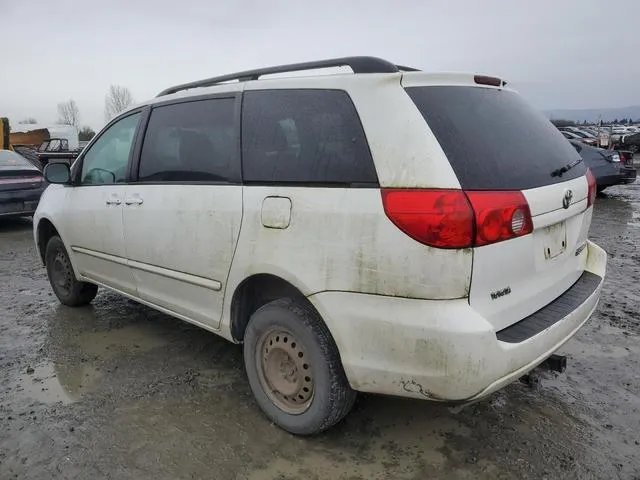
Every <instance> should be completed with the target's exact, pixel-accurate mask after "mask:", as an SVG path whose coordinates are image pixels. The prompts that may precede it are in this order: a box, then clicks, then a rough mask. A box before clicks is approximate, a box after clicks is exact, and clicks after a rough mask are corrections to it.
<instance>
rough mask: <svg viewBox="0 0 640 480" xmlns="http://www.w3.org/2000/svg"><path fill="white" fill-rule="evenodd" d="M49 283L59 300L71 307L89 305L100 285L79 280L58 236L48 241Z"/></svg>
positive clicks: (46, 260) (45, 257)
mask: <svg viewBox="0 0 640 480" xmlns="http://www.w3.org/2000/svg"><path fill="white" fill-rule="evenodd" d="M44 260H45V265H46V267H47V276H48V277H49V283H50V284H51V288H52V289H53V293H55V294H56V297H58V300H60V302H61V303H62V304H64V305H67V306H69V307H79V306H82V305H87V304H89V303H91V301H92V300H93V299H94V298H95V297H96V294H97V293H98V286H97V285H94V284H93V283H86V282H79V281H78V280H77V279H76V276H75V274H74V273H73V267H72V266H71V261H70V260H69V254H68V253H67V249H66V248H64V243H62V240H61V239H60V237H58V236H54V237H51V238H50V239H49V241H48V242H47V247H46V251H45V254H44Z"/></svg>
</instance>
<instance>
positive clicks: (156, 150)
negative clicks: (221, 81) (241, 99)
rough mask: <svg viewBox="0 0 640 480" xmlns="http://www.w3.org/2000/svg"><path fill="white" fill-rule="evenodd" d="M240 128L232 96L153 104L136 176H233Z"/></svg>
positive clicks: (207, 179) (141, 179) (174, 179)
mask: <svg viewBox="0 0 640 480" xmlns="http://www.w3.org/2000/svg"><path fill="white" fill-rule="evenodd" d="M238 133H239V132H238V131H237V128H236V121H235V99H234V98H214V99H207V100H197V101H191V102H184V103H176V104H171V105H164V106H160V107H156V108H154V109H153V110H152V112H151V117H150V118H149V125H148V126H147V133H146V134H145V138H144V143H143V145H142V153H141V155H140V167H139V170H138V181H139V182H174V183H175V182H178V183H179V182H216V183H217V182H222V183H227V182H237V181H239V180H240V160H239V144H238Z"/></svg>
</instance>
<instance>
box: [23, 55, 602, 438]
mask: <svg viewBox="0 0 640 480" xmlns="http://www.w3.org/2000/svg"><path fill="white" fill-rule="evenodd" d="M344 66H349V67H351V69H352V70H353V73H349V74H345V73H342V74H336V75H319V76H305V77H301V76H290V77H289V78H270V79H268V80H261V79H260V77H261V76H264V75H270V74H275V73H278V74H283V73H287V72H298V71H302V70H313V69H319V68H330V67H344ZM505 85H506V82H504V81H503V80H501V79H499V78H496V77H488V76H484V75H473V74H430V73H425V72H419V71H415V69H410V68H408V67H399V66H396V65H395V64H393V63H390V62H388V61H385V60H382V59H378V58H371V57H350V58H341V59H333V60H325V61H319V62H309V63H304V64H296V65H285V66H279V67H273V68H265V69H259V70H253V71H248V72H240V73H236V74H230V75H225V76H222V77H215V78H210V79H207V80H203V81H198V82H191V83H188V84H184V85H178V86H175V87H171V88H168V89H166V90H165V91H163V92H161V93H160V94H159V95H158V96H157V97H156V98H154V99H152V100H150V101H147V102H145V103H143V104H141V105H139V106H136V107H133V108H131V109H129V110H127V111H125V112H122V113H121V114H119V115H118V116H117V117H116V118H115V119H113V120H112V121H111V122H110V123H109V124H108V125H106V126H105V128H104V129H103V130H102V131H101V132H100V133H98V134H97V136H96V138H95V139H94V140H92V142H91V144H90V145H88V146H87V147H86V148H85V149H84V150H83V151H82V153H81V155H80V156H79V157H78V159H77V160H76V161H75V162H74V163H73V165H72V166H71V167H70V166H69V165H68V164H66V163H50V164H49V165H47V166H46V167H45V174H46V176H47V178H48V179H49V180H50V181H51V182H52V183H56V185H52V186H51V187H49V188H47V190H46V192H45V194H44V196H43V199H42V201H41V203H40V206H39V207H38V212H37V214H36V216H35V218H34V222H33V223H34V239H35V243H36V246H37V249H38V251H39V254H40V258H41V260H42V261H43V263H44V264H45V265H46V269H47V273H48V276H49V279H50V283H51V287H52V289H53V291H54V292H55V294H56V296H57V297H58V299H59V300H60V301H61V302H62V303H63V304H66V305H70V306H80V305H86V304H88V303H89V302H91V301H92V300H93V298H94V297H95V296H96V293H97V290H98V288H99V286H101V287H106V288H108V289H110V290H114V291H116V292H118V293H119V294H121V295H124V296H127V297H129V298H133V299H135V300H136V301H139V302H142V303H144V304H146V305H148V306H150V307H152V308H155V309H157V310H160V311H162V312H165V313H167V314H171V315H173V316H175V317H177V318H180V319H182V320H185V321H188V322H192V323H194V324H196V325H198V326H200V327H202V328H205V329H207V330H209V331H211V332H214V333H216V334H218V335H221V336H223V337H225V338H227V339H228V340H230V341H233V342H238V343H242V345H243V351H244V366H245V369H246V373H247V377H248V380H249V385H250V387H251V389H252V391H253V394H254V396H255V398H256V402H257V404H258V405H259V406H260V407H261V408H262V410H263V411H264V413H265V415H266V416H267V417H268V418H269V419H271V420H272V421H273V422H274V423H276V424H277V425H279V426H280V427H282V428H284V429H285V430H287V431H289V432H291V433H295V434H302V435H308V434H313V433H317V432H320V431H322V430H325V429H327V428H329V427H331V426H332V425H334V424H335V423H337V422H338V421H339V420H340V419H341V418H342V417H344V416H345V415H346V414H347V413H348V412H349V410H350V409H351V407H352V405H353V402H354V400H355V392H356V391H363V392H372V393H379V394H388V395H396V396H404V397H412V398H418V399H428V400H434V401H458V402H460V401H475V400H477V399H480V398H483V397H486V396H487V395H490V394H491V393H492V392H494V391H496V390H498V389H500V388H502V387H504V386H506V385H507V384H509V383H511V382H514V381H516V380H517V379H518V378H520V377H522V376H523V375H524V374H525V373H527V372H529V371H530V370H532V369H534V368H535V367H537V366H538V365H540V364H541V363H543V362H545V361H546V359H548V358H549V357H550V356H551V355H552V354H553V352H554V351H555V350H557V349H558V348H560V347H561V346H562V345H563V344H564V343H565V342H566V341H568V340H569V339H570V338H571V337H572V336H573V335H574V334H575V333H576V332H577V331H578V330H579V329H580V328H581V327H582V326H583V325H584V323H585V322H586V321H587V320H588V319H589V317H590V316H591V314H592V312H593V311H594V309H595V308H596V305H597V303H598V300H599V298H600V291H601V288H602V284H603V280H604V276H605V270H606V258H607V254H606V252H605V251H604V250H603V249H601V248H600V247H598V246H597V245H595V244H594V243H592V242H590V241H589V240H588V233H589V226H590V224H591V218H592V212H593V203H594V200H595V196H596V182H595V179H594V177H593V175H592V174H591V173H590V171H589V170H588V169H587V168H586V166H585V165H584V163H583V162H582V161H581V159H580V156H579V155H578V153H576V151H575V150H574V149H573V148H572V147H571V145H569V144H568V143H567V142H566V141H565V139H564V138H563V137H562V135H560V133H559V132H558V130H557V129H556V128H555V127H553V125H552V124H551V123H550V122H549V121H548V120H547V119H546V118H545V117H544V116H543V115H542V114H541V113H539V112H538V111H537V110H535V109H534V108H532V107H531V106H529V105H528V104H527V103H526V102H525V101H524V100H523V98H522V97H521V96H520V95H518V94H517V93H516V92H515V91H513V90H511V89H510V88H507V87H506V86H505Z"/></svg>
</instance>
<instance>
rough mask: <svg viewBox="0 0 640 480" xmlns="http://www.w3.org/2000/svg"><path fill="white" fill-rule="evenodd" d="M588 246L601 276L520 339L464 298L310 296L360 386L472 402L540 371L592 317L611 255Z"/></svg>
mask: <svg viewBox="0 0 640 480" xmlns="http://www.w3.org/2000/svg"><path fill="white" fill-rule="evenodd" d="M587 248H588V258H587V268H586V270H587V271H588V272H590V273H591V274H593V275H596V276H597V277H598V278H599V280H597V281H596V283H595V284H594V285H593V286H592V287H593V288H592V291H591V293H590V294H589V293H588V292H587V294H586V295H584V301H582V302H580V303H579V304H577V305H575V308H572V309H571V310H570V311H569V312H568V313H566V312H562V315H563V316H562V317H561V318H560V319H558V320H557V321H555V322H553V323H552V324H551V325H550V326H548V327H547V328H544V329H543V330H541V331H539V333H536V334H533V335H532V336H530V337H528V338H526V339H525V340H523V341H520V342H517V343H514V342H506V341H500V340H499V339H498V336H497V334H496V332H495V330H494V329H493V327H492V325H491V324H490V323H489V322H488V321H487V320H485V319H484V318H482V317H481V316H480V315H479V314H478V313H477V312H476V311H475V310H473V309H472V308H471V307H470V306H469V303H468V301H467V299H459V300H440V301H429V300H413V299H405V298H397V297H383V296H375V295H365V294H354V293H345V292H323V293H319V294H316V295H313V296H312V297H310V300H311V301H312V302H313V304H314V305H315V306H316V308H317V309H318V311H319V312H320V314H321V315H322V316H323V318H324V319H325V322H326V323H327V326H328V327H329V329H330V331H331V333H332V335H333V337H334V339H335V341H336V343H337V345H338V349H339V351H340V355H341V358H342V363H343V366H344V369H345V373H346V374H347V378H348V379H349V382H350V384H351V386H352V387H353V388H354V389H355V390H359V391H364V392H372V393H382V394H389V395H398V396H404V397H414V398H426V399H431V400H442V401H469V400H475V399H478V398H482V397H484V396H486V395H489V394H491V393H493V392H494V391H496V390H498V389H500V388H502V387H504V386H505V385H507V384H509V383H511V382H513V381H515V380H516V379H518V378H519V377H521V376H522V375H524V374H526V373H527V372H529V371H530V370H532V369H533V368H535V367H536V366H537V365H539V364H540V363H542V362H543V361H544V360H545V359H546V358H548V357H549V356H550V355H551V354H552V353H553V352H554V351H556V350H557V349H558V348H560V347H561V346H562V345H563V344H564V343H565V342H567V341H568V340H569V339H570V338H571V337H572V336H573V335H574V334H575V333H576V332H577V331H578V330H579V329H580V327H582V325H584V323H585V322H586V321H587V320H588V319H589V317H590V316H591V314H592V313H593V311H594V310H595V308H596V306H597V303H598V300H599V298H600V290H601V288H602V283H603V281H604V276H605V270H606V258H607V254H606V253H605V252H604V250H602V249H601V248H600V247H598V246H597V245H595V244H593V243H591V242H589V243H588V247H587ZM565 313H566V314H565Z"/></svg>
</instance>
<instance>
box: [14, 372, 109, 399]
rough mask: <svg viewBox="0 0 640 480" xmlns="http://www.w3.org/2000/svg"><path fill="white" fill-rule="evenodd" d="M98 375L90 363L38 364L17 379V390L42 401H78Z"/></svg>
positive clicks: (23, 394)
mask: <svg viewBox="0 0 640 480" xmlns="http://www.w3.org/2000/svg"><path fill="white" fill-rule="evenodd" d="M99 377H100V373H99V372H97V371H96V370H95V369H94V368H93V367H91V366H90V365H86V364H83V365H77V366H76V365H74V366H71V368H60V367H58V368H55V367H54V365H53V364H45V365H40V366H37V367H35V368H34V372H33V373H31V374H23V375H21V376H20V378H19V379H18V382H19V384H18V391H19V392H20V394H21V395H22V396H24V397H27V398H30V399H33V400H38V401H40V402H44V403H58V402H61V403H63V404H68V403H73V402H76V401H78V400H79V399H80V398H81V397H82V395H83V394H85V393H86V392H87V391H88V390H89V387H90V386H91V385H92V384H93V383H94V382H95V380H96V379H98V378H99Z"/></svg>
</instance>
